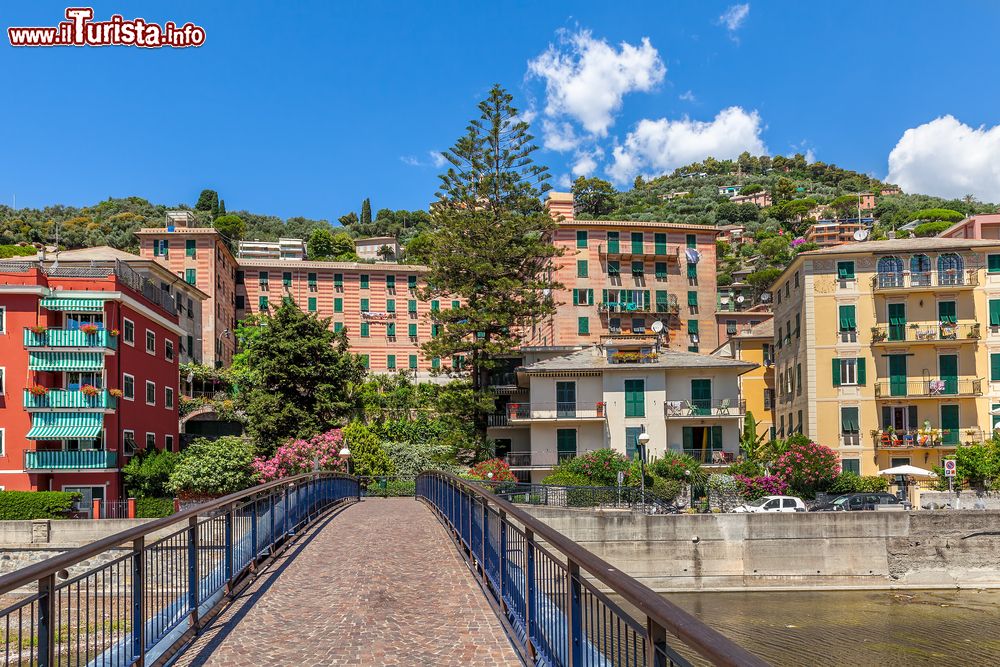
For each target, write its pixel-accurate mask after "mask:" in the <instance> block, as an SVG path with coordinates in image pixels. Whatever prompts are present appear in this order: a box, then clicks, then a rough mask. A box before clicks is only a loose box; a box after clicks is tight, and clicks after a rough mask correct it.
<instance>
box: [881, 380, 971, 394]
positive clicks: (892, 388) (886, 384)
mask: <svg viewBox="0 0 1000 667" xmlns="http://www.w3.org/2000/svg"><path fill="white" fill-rule="evenodd" d="M982 395H983V379H982V378H941V379H926V380H908V379H907V380H902V379H900V380H879V381H877V382H876V383H875V398H956V397H957V398H961V397H971V396H982Z"/></svg>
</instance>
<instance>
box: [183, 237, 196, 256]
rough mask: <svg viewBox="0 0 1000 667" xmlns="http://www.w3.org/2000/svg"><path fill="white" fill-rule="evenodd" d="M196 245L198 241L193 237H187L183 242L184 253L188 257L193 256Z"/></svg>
mask: <svg viewBox="0 0 1000 667" xmlns="http://www.w3.org/2000/svg"><path fill="white" fill-rule="evenodd" d="M197 247H198V241H196V240H195V239H188V240H187V241H185V242H184V254H185V255H187V256H188V257H195V256H196V254H195V253H196V252H197Z"/></svg>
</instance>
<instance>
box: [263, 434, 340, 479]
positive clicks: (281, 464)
mask: <svg viewBox="0 0 1000 667" xmlns="http://www.w3.org/2000/svg"><path fill="white" fill-rule="evenodd" d="M343 443H344V437H343V435H342V434H341V432H340V429H338V428H335V429H332V430H330V431H327V432H326V433H320V434H319V435H314V436H313V437H311V438H309V439H308V440H302V439H298V440H289V441H288V442H286V443H285V444H283V445H281V446H279V447H278V448H277V449H276V450H275V452H274V456H272V457H270V458H264V457H257V458H255V459H254V460H253V463H252V464H251V465H252V466H253V470H254V472H255V473H256V474H257V477H258V478H259V479H260V481H262V482H270V481H271V480H275V479H281V478H282V477H288V476H290V475H299V474H301V473H305V472H310V471H312V470H313V468H314V467H315V466H316V465H318V466H319V469H320V470H332V471H336V472H346V470H347V464H346V463H344V461H343V460H342V459H341V458H340V450H341V448H342V447H343Z"/></svg>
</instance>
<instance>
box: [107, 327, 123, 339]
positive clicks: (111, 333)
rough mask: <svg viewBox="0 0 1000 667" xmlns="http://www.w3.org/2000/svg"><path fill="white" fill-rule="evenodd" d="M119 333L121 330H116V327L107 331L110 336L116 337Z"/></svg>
mask: <svg viewBox="0 0 1000 667" xmlns="http://www.w3.org/2000/svg"><path fill="white" fill-rule="evenodd" d="M120 333H121V332H120V331H118V329H112V330H111V331H109V332H108V335H109V336H111V337H112V338H117V337H118V334H120Z"/></svg>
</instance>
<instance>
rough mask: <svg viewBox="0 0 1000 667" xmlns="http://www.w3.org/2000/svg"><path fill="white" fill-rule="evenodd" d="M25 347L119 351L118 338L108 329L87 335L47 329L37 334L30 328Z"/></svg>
mask: <svg viewBox="0 0 1000 667" xmlns="http://www.w3.org/2000/svg"><path fill="white" fill-rule="evenodd" d="M24 346H25V347H101V348H108V349H111V350H116V349H118V337H117V336H112V335H111V333H110V332H109V331H108V330H107V329H98V330H97V331H96V332H94V333H86V332H84V331H80V330H79V329H46V330H45V331H43V332H40V333H35V332H34V331H32V330H31V329H29V328H25V330H24Z"/></svg>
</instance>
